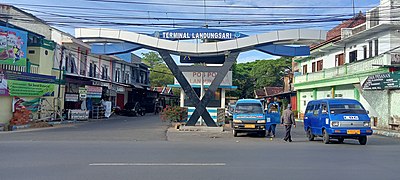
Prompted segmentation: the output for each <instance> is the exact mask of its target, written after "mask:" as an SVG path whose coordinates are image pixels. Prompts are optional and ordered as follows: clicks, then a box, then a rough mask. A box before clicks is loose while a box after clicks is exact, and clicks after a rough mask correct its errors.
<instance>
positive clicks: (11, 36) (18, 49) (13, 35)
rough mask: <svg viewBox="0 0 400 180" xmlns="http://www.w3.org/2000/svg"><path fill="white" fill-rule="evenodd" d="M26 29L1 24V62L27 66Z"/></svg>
mask: <svg viewBox="0 0 400 180" xmlns="http://www.w3.org/2000/svg"><path fill="white" fill-rule="evenodd" d="M27 36H28V33H27V32H25V31H21V30H17V29H13V28H8V27H4V26H0V64H10V65H17V66H26V49H27Z"/></svg>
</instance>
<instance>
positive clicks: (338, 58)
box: [335, 53, 344, 66]
mask: <svg viewBox="0 0 400 180" xmlns="http://www.w3.org/2000/svg"><path fill="white" fill-rule="evenodd" d="M343 64H344V54H343V53H342V54H338V55H336V56H335V65H336V66H341V65H343Z"/></svg>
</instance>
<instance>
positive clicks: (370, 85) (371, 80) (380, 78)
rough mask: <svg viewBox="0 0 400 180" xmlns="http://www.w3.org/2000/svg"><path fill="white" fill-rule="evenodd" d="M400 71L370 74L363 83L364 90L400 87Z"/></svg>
mask: <svg viewBox="0 0 400 180" xmlns="http://www.w3.org/2000/svg"><path fill="white" fill-rule="evenodd" d="M399 79H400V73H398V72H397V73H383V74H376V75H372V76H368V77H367V79H366V80H365V81H364V83H363V84H362V88H363V90H384V89H400V83H399Z"/></svg>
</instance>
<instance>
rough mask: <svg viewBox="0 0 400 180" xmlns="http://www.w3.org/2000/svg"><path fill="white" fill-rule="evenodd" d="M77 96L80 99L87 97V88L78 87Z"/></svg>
mask: <svg viewBox="0 0 400 180" xmlns="http://www.w3.org/2000/svg"><path fill="white" fill-rule="evenodd" d="M79 98H81V99H86V98H87V89H86V88H85V87H79Z"/></svg>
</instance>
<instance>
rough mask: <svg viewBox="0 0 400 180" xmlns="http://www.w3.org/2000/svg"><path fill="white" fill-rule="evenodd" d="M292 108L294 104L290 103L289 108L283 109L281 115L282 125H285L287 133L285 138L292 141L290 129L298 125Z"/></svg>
mask: <svg viewBox="0 0 400 180" xmlns="http://www.w3.org/2000/svg"><path fill="white" fill-rule="evenodd" d="M291 109H292V105H290V104H288V106H287V108H286V109H285V110H284V111H283V113H282V116H281V125H284V126H285V131H286V135H285V138H284V139H283V140H285V141H289V142H292V136H291V134H290V130H291V129H292V125H293V127H296V121H295V120H294V114H293V111H292V110H291Z"/></svg>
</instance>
